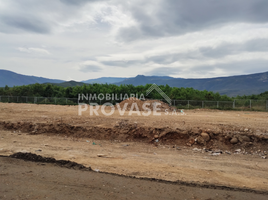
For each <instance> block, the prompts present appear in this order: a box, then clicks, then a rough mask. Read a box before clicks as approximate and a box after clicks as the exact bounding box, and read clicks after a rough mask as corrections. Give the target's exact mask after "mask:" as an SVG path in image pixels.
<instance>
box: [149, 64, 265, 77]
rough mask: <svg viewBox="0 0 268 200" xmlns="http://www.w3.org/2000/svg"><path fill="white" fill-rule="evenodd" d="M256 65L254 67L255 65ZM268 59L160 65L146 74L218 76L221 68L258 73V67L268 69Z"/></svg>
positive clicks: (263, 70) (232, 72)
mask: <svg viewBox="0 0 268 200" xmlns="http://www.w3.org/2000/svg"><path fill="white" fill-rule="evenodd" d="M253 66H254V67H253ZM267 66H268V60H250V61H238V62H232V63H221V64H215V65H197V66H193V67H177V68H176V67H159V68H155V69H153V70H151V71H149V72H147V73H146V75H156V76H160V75H163V74H165V75H169V76H181V77H184V76H185V75H186V74H191V77H203V76H204V75H205V77H208V76H209V77H211V76H212V77H217V76H219V74H218V72H217V70H221V71H222V74H226V75H227V74H228V75H238V74H251V73H256V70H255V69H256V68H258V71H259V72H265V71H267Z"/></svg>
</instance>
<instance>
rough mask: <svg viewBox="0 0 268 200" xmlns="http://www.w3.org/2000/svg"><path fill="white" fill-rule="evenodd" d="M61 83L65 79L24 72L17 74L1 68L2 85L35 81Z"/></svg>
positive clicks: (32, 82) (15, 84)
mask: <svg viewBox="0 0 268 200" xmlns="http://www.w3.org/2000/svg"><path fill="white" fill-rule="evenodd" d="M46 82H50V83H61V82H63V80H58V79H48V78H43V77H37V76H27V75H22V74H17V73H15V72H12V71H8V70H3V69H0V87H5V86H6V85H7V86H9V87H13V86H21V85H29V84H34V83H46Z"/></svg>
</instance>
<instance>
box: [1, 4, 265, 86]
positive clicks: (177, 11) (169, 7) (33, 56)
mask: <svg viewBox="0 0 268 200" xmlns="http://www.w3.org/2000/svg"><path fill="white" fill-rule="evenodd" d="M267 53H268V1H267V0H198V1H197V0H113V1H108V0H102V1H101V0H98V1H97V0H95V1H94V0H0V68H1V69H7V70H11V71H14V72H17V73H21V74H26V75H35V76H42V77H47V78H57V79H63V80H77V81H81V80H87V79H91V78H98V77H134V76H136V75H139V74H143V75H157V76H173V77H182V78H208V77H217V76H229V75H240V74H250V73H258V72H264V71H268V54H267Z"/></svg>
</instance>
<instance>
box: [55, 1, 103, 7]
mask: <svg viewBox="0 0 268 200" xmlns="http://www.w3.org/2000/svg"><path fill="white" fill-rule="evenodd" d="M60 1H61V2H62V3H65V4H69V5H73V6H77V5H78V6H80V5H84V4H86V3H90V2H96V1H100V0H60Z"/></svg>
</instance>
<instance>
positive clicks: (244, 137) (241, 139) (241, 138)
mask: <svg viewBox="0 0 268 200" xmlns="http://www.w3.org/2000/svg"><path fill="white" fill-rule="evenodd" d="M239 141H240V142H250V138H249V137H248V136H245V135H243V136H240V137H239Z"/></svg>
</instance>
